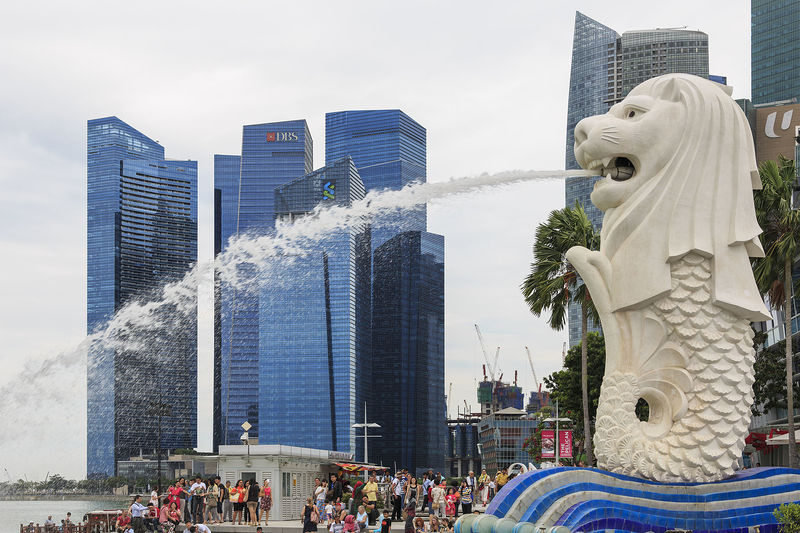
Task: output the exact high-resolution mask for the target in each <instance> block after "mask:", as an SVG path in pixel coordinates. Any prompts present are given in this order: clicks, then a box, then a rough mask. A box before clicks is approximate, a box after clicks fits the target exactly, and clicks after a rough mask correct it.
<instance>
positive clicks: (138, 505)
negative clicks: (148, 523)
mask: <svg viewBox="0 0 800 533" xmlns="http://www.w3.org/2000/svg"><path fill="white" fill-rule="evenodd" d="M146 511H147V507H145V506H144V505H142V497H141V496H139V495H138V494H137V495H136V496H134V497H133V503H132V504H131V527H133V531H134V533H142V532H143V531H144V520H143V515H144V513H145V512H146Z"/></svg>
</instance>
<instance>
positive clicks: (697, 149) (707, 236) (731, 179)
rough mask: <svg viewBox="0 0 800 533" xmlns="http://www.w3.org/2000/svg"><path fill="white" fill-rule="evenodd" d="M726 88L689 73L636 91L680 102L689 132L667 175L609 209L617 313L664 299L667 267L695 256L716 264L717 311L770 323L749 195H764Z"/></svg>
mask: <svg viewBox="0 0 800 533" xmlns="http://www.w3.org/2000/svg"><path fill="white" fill-rule="evenodd" d="M724 89H725V88H724V87H723V86H721V85H719V84H716V83H714V82H711V81H709V80H706V79H703V78H699V77H697V76H692V75H689V74H668V75H665V76H660V77H658V78H653V79H651V80H648V81H646V82H645V83H643V84H641V85H639V86H638V87H637V88H636V89H634V92H635V93H636V94H646V95H649V96H652V97H654V98H656V99H667V98H668V99H671V100H674V101H679V102H680V103H681V105H682V106H683V107H684V111H685V129H684V132H683V135H682V136H681V140H680V142H679V144H678V146H676V147H675V148H674V149H672V148H668V149H670V150H671V151H672V152H673V155H672V157H671V159H670V160H669V162H668V163H667V164H666V165H665V166H664V168H662V169H661V170H659V171H658V174H656V175H655V176H652V177H650V178H649V179H648V180H647V181H646V182H645V183H643V185H642V186H641V187H639V189H638V190H636V191H635V192H633V193H632V194H631V196H630V197H629V198H628V199H627V200H626V201H625V202H624V203H623V204H621V205H620V206H619V207H616V208H612V209H609V210H608V211H606V214H605V217H604V220H603V229H602V232H601V236H602V238H601V242H602V245H601V252H602V253H603V254H604V255H606V256H607V257H608V258H609V260H610V261H611V263H612V265H613V269H612V270H613V272H614V278H615V281H617V282H619V283H620V284H624V285H625V286H626V287H627V288H626V290H625V291H616V293H615V296H616V297H617V300H616V301H614V302H612V304H613V307H614V310H621V309H626V308H633V307H638V306H640V305H643V304H646V303H648V302H650V301H652V300H654V299H656V298H658V297H660V296H662V295H664V294H666V293H668V292H669V290H670V289H671V278H670V269H669V264H670V263H671V262H674V261H676V260H679V259H680V258H681V257H683V256H684V255H686V254H687V253H689V252H692V251H694V252H697V253H700V254H701V255H704V256H706V257H711V258H713V259H712V264H713V272H712V290H713V296H714V299H715V300H716V302H717V303H718V304H719V305H721V306H723V307H727V308H729V309H730V310H731V311H733V312H734V313H735V314H737V315H744V316H747V317H748V318H750V319H751V320H764V319H765V318H766V317H768V316H769V315H768V313H767V310H766V308H765V306H764V302H763V299H762V297H761V295H760V294H759V292H758V289H757V288H756V286H755V283H754V282H753V281H752V280H753V277H752V270H751V266H750V259H749V258H750V257H751V256H752V257H761V256H763V253H764V252H763V249H762V248H761V244H760V243H759V240H758V235H759V234H760V233H761V229H760V228H759V226H758V223H757V221H756V215H755V208H754V205H753V193H752V190H753V189H758V188H760V187H761V182H760V180H759V178H758V171H757V167H756V161H755V150H754V148H753V139H752V134H751V132H750V126H749V124H748V122H747V119H746V117H745V115H744V113H743V112H742V110H741V109H740V108H739V106H738V105H737V104H736V102H734V100H733V99H732V98H731V97H730V96H729V93H728V92H727V91H726V90H724ZM632 94H633V92H632ZM623 143H624V140H623ZM631 259H635V260H631ZM631 280H635V281H633V282H632V281H631ZM631 285H633V286H631Z"/></svg>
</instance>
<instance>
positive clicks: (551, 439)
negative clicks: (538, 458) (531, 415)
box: [542, 429, 572, 459]
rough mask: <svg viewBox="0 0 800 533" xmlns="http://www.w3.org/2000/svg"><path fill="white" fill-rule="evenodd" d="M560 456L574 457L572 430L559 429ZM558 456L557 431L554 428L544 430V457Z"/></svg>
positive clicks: (553, 457) (552, 457)
mask: <svg viewBox="0 0 800 533" xmlns="http://www.w3.org/2000/svg"><path fill="white" fill-rule="evenodd" d="M558 445H559V446H558V457H559V458H561V457H564V458H569V457H572V430H570V429H561V430H559V431H558ZM555 457H556V432H555V430H552V429H543V430H542V459H555Z"/></svg>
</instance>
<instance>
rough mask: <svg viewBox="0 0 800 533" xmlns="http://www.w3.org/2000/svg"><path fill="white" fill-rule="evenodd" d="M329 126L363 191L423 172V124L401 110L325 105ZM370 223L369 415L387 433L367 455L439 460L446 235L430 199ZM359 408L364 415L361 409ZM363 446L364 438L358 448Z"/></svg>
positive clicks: (415, 462)
mask: <svg viewBox="0 0 800 533" xmlns="http://www.w3.org/2000/svg"><path fill="white" fill-rule="evenodd" d="M325 134H326V137H325V159H326V161H327V162H330V161H332V160H335V159H336V158H339V157H343V156H350V157H352V159H353V162H354V163H355V166H356V168H357V169H358V172H359V175H360V176H361V179H362V180H363V182H364V186H365V188H366V190H367V192H370V191H377V190H383V189H391V190H398V189H401V188H403V187H405V186H406V185H408V184H410V183H413V182H424V181H425V180H426V151H427V146H426V131H425V128H423V127H422V126H421V125H420V124H419V123H417V122H416V121H414V120H413V119H412V118H411V117H409V116H408V115H406V114H405V113H403V112H402V111H400V110H398V109H384V110H359V111H339V112H334V113H328V114H327V115H326V116H325ZM371 223H372V228H371V229H372V251H373V264H372V272H373V275H372V327H373V335H372V351H373V357H372V384H373V394H372V396H371V400H370V402H369V406H368V413H367V414H368V418H370V420H369V421H370V422H373V421H374V419H376V417H378V418H380V420H381V421H382V422H383V423H381V424H380V425H381V426H382V428H381V429H380V430H376V433H379V434H381V435H382V437H381V438H378V439H374V440H372V441H371V442H370V459H371V460H375V459H376V458H377V460H384V461H387V463H386V464H388V461H395V460H397V461H398V465H399V464H401V463H400V461H401V460H402V461H403V462H402V464H403V466H405V467H408V468H426V467H433V468H437V467H438V466H439V465H442V466H443V465H444V449H445V446H446V443H445V435H444V421H445V416H446V415H445V412H444V402H445V398H444V303H443V301H444V285H443V284H444V281H443V280H444V273H443V272H444V267H443V263H444V237H442V236H441V235H435V234H432V233H428V232H427V231H426V230H427V210H426V208H425V207H420V208H417V209H414V210H410V211H406V212H403V213H400V214H397V215H392V216H391V217H386V216H384V217H380V218H379V219H377V220H373V221H371ZM437 291H441V292H437ZM394 370H397V371H398V372H399V374H392V372H393V371H394ZM357 408H360V406H358V407H357ZM388 412H390V413H391V416H390V417H388V418H387V415H386V413H388ZM357 416H358V418H359V421H361V420H362V417H363V412H361V411H358V413H357ZM392 417H395V418H392ZM397 417H400V418H397ZM440 433H441V435H440ZM362 446H363V442H362V441H359V446H358V447H357V453H358V454H359V455H358V456H359V457H360V454H361V450H362V449H363V448H362ZM401 458H402V459H401Z"/></svg>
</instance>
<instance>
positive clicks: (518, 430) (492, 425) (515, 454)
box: [478, 412, 539, 476]
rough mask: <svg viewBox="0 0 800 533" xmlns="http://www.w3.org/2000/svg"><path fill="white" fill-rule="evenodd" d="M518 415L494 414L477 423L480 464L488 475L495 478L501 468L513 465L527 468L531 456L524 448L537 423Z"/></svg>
mask: <svg viewBox="0 0 800 533" xmlns="http://www.w3.org/2000/svg"><path fill="white" fill-rule="evenodd" d="M524 414H525V413H524V412H522V413H521V414H519V415H511V414H508V415H507V414H500V413H495V414H492V415H489V416H487V417H484V418H482V419H481V421H480V422H478V438H479V439H480V442H481V460H482V461H483V468H485V469H486V471H487V473H488V474H489V475H491V476H494V475H495V474H496V473H497V471H498V470H499V469H501V468H508V467H509V466H511V465H512V464H514V463H522V464H524V465H527V464H528V463H530V462H531V456H530V455H528V452H526V451H525V449H524V448H523V444H524V443H525V439H527V438H528V437H530V436H531V435H532V434H533V432H534V430H535V429H536V426H537V425H538V424H539V421H538V420H536V419H534V418H524V417H523V415H524Z"/></svg>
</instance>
